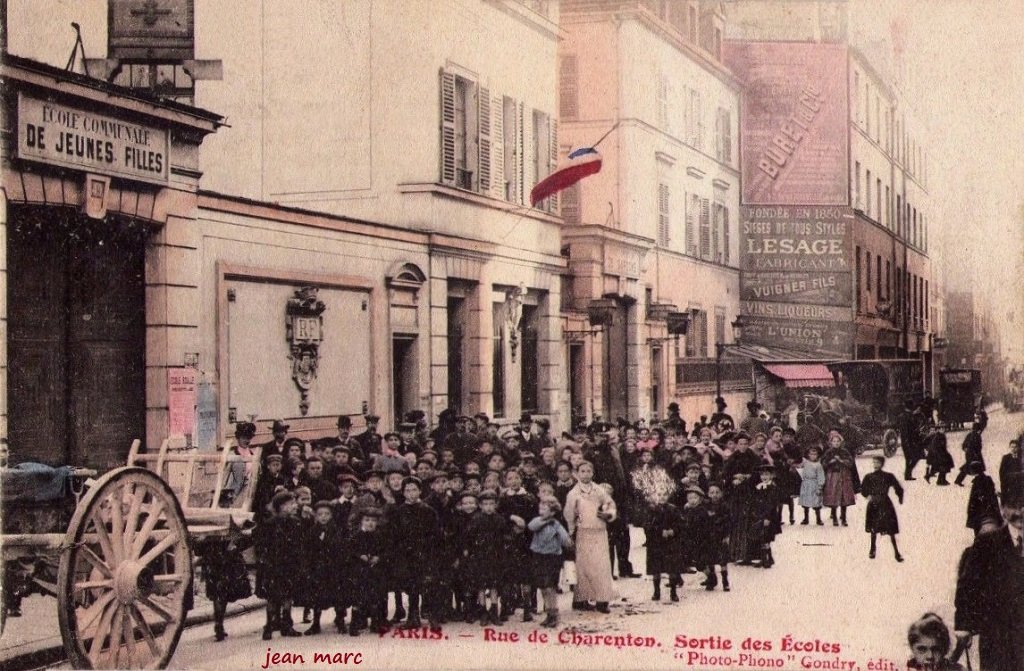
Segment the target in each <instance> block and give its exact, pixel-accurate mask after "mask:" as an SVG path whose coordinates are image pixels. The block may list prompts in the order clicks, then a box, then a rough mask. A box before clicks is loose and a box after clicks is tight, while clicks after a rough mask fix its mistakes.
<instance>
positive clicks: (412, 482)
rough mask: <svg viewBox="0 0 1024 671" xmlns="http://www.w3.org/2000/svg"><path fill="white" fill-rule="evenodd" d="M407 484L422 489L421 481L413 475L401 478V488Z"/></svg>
mask: <svg viewBox="0 0 1024 671" xmlns="http://www.w3.org/2000/svg"><path fill="white" fill-rule="evenodd" d="M408 485H416V486H417V487H419V488H420V489H423V481H422V480H420V479H419V478H417V477H416V476H415V475H407V476H405V477H404V478H402V489H405V488H406V487H407V486H408Z"/></svg>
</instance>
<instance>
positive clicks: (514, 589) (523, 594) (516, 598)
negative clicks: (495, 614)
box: [498, 469, 537, 622]
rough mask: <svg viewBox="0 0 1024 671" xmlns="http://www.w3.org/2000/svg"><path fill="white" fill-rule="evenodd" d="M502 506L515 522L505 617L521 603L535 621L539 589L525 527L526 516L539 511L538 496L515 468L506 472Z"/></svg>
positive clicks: (525, 613) (528, 617) (525, 617)
mask: <svg viewBox="0 0 1024 671" xmlns="http://www.w3.org/2000/svg"><path fill="white" fill-rule="evenodd" d="M498 510H499V512H500V513H501V515H502V516H503V517H505V518H506V519H508V520H509V521H510V522H512V523H513V524H514V525H515V526H513V528H512V537H511V543H510V545H509V572H508V575H507V576H506V579H507V584H506V593H505V594H503V595H502V606H503V607H504V610H503V611H502V619H505V616H508V615H510V614H511V613H512V612H514V611H515V609H516V608H518V607H520V606H521V607H522V609H523V622H532V621H533V615H532V613H533V612H534V610H535V603H534V602H535V600H536V592H534V590H533V589H532V587H531V582H532V577H533V576H532V574H531V571H530V538H529V534H527V533H525V531H526V520H530V519H533V518H534V517H535V516H536V514H537V497H535V496H534V495H533V494H530V493H529V492H528V491H526V488H524V487H523V479H522V477H521V476H520V475H519V471H517V470H515V469H509V470H508V471H506V472H505V490H504V491H503V492H502V494H501V498H500V499H499V501H498Z"/></svg>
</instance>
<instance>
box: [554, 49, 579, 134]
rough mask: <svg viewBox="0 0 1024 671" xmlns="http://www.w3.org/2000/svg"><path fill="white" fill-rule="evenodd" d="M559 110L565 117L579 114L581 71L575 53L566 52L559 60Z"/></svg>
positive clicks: (569, 117) (574, 116) (571, 117)
mask: <svg viewBox="0 0 1024 671" xmlns="http://www.w3.org/2000/svg"><path fill="white" fill-rule="evenodd" d="M559 65H560V66H561V67H560V72H559V87H558V94H559V95H558V111H559V114H560V115H561V117H562V118H563V119H575V118H577V117H578V116H579V106H580V102H579V71H578V69H577V60H576V55H575V54H566V55H564V56H562V58H561V60H560V61H559Z"/></svg>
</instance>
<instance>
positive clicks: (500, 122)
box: [491, 95, 507, 200]
mask: <svg viewBox="0 0 1024 671" xmlns="http://www.w3.org/2000/svg"><path fill="white" fill-rule="evenodd" d="M504 103H505V101H504V98H503V97H502V96H499V95H496V96H494V98H492V99H491V196H493V197H495V198H498V199H500V200H505V199H506V198H507V195H506V193H505V104H504Z"/></svg>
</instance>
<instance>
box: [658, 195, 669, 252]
mask: <svg viewBox="0 0 1024 671" xmlns="http://www.w3.org/2000/svg"><path fill="white" fill-rule="evenodd" d="M668 244H669V194H668V184H659V185H658V245H659V246H661V247H668Z"/></svg>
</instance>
